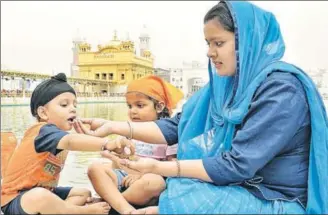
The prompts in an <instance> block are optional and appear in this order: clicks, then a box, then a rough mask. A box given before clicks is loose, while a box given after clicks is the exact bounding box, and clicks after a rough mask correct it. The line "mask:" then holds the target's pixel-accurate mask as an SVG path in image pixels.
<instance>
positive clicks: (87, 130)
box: [79, 121, 94, 135]
mask: <svg viewBox="0 0 328 215" xmlns="http://www.w3.org/2000/svg"><path fill="white" fill-rule="evenodd" d="M79 126H80V128H81V130H82V132H83V133H84V134H88V135H94V131H91V130H89V129H88V128H87V127H86V126H85V125H83V123H82V121H79Z"/></svg>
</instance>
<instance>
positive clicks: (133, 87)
mask: <svg viewBox="0 0 328 215" xmlns="http://www.w3.org/2000/svg"><path fill="white" fill-rule="evenodd" d="M130 92H139V93H143V94H145V95H147V96H149V97H151V98H153V99H156V100H157V101H159V102H164V103H165V106H166V107H167V109H168V110H169V112H170V113H172V109H174V108H176V106H177V104H178V102H179V101H180V100H181V99H182V98H183V93H182V92H181V90H179V89H177V88H176V87H175V86H173V85H172V84H170V83H168V82H166V81H164V80H163V79H161V78H160V77H157V76H154V75H149V76H146V77H143V78H141V79H138V80H133V81H131V82H130V83H129V85H128V88H127V92H126V93H130Z"/></svg>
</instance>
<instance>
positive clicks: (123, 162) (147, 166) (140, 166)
mask: <svg viewBox="0 0 328 215" xmlns="http://www.w3.org/2000/svg"><path fill="white" fill-rule="evenodd" d="M101 155H102V156H103V157H105V158H108V159H110V160H112V161H113V162H115V163H117V165H118V166H119V167H120V168H122V169H123V170H126V171H127V172H135V173H137V174H146V173H153V172H154V171H155V169H156V166H157V165H158V163H159V162H160V161H158V160H155V159H152V158H138V160H137V161H130V160H127V159H120V158H119V157H117V156H115V155H114V154H111V153H110V152H108V151H103V152H101Z"/></svg>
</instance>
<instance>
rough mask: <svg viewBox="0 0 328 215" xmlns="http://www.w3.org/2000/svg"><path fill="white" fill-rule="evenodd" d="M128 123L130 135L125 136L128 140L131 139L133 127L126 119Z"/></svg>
mask: <svg viewBox="0 0 328 215" xmlns="http://www.w3.org/2000/svg"><path fill="white" fill-rule="evenodd" d="M126 122H127V123H128V125H129V128H130V135H129V137H126V138H127V139H128V140H132V137H133V128H132V125H131V123H130V122H129V121H126Z"/></svg>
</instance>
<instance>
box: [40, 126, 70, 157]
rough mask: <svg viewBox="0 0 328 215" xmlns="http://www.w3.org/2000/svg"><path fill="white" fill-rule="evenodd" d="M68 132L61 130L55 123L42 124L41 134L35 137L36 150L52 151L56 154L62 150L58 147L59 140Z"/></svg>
mask: <svg viewBox="0 0 328 215" xmlns="http://www.w3.org/2000/svg"><path fill="white" fill-rule="evenodd" d="M67 134H68V132H66V131H63V130H60V129H59V128H58V127H57V126H55V125H53V124H46V125H44V126H42V128H41V129H40V133H39V135H38V136H37V137H36V138H35V141H34V144H35V150H36V151H37V152H38V153H40V152H51V153H52V154H54V155H56V154H58V153H59V152H61V151H62V150H60V149H57V145H58V143H59V141H60V140H61V138H63V137H64V136H65V135H67Z"/></svg>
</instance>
